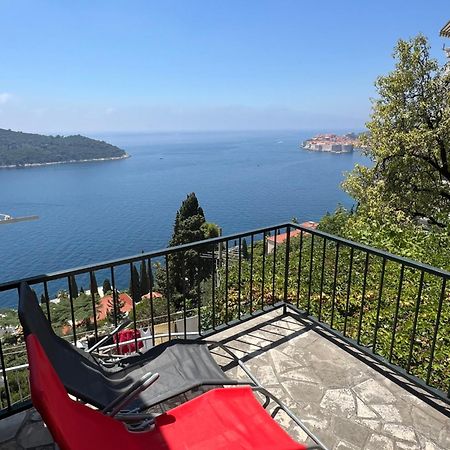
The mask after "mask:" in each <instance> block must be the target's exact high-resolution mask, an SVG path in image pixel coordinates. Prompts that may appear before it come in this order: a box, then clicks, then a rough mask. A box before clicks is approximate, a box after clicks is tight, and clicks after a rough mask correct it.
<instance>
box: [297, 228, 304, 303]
mask: <svg viewBox="0 0 450 450" xmlns="http://www.w3.org/2000/svg"><path fill="white" fill-rule="evenodd" d="M302 255H303V231H300V246H299V252H298V271H297V308H298V307H299V304H300V288H301V275H302Z"/></svg>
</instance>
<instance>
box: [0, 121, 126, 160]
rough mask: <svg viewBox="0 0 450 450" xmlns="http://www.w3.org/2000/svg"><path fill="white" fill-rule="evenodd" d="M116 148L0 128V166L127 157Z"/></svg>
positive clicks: (82, 138) (93, 141)
mask: <svg viewBox="0 0 450 450" xmlns="http://www.w3.org/2000/svg"><path fill="white" fill-rule="evenodd" d="M128 157H129V155H128V154H127V153H126V152H125V151H124V150H122V149H120V148H119V147H116V146H114V145H111V144H108V143H107V142H104V141H99V140H96V139H90V138H88V137H85V136H81V135H75V136H59V135H58V136H44V135H41V134H32V133H22V132H20V131H12V130H4V129H1V128H0V168H19V167H33V166H43V165H50V164H63V163H78V162H90V161H109V160H116V159H124V158H128Z"/></svg>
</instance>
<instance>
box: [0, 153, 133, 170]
mask: <svg viewBox="0 0 450 450" xmlns="http://www.w3.org/2000/svg"><path fill="white" fill-rule="evenodd" d="M130 157H131V155H129V154H128V153H125V155H123V156H111V157H109V158H93V159H71V160H69V161H53V162H46V163H29V164H19V165H17V164H13V165H9V166H0V169H24V168H30V167H43V166H54V165H56V164H75V163H89V162H101V161H116V160H120V159H127V158H130Z"/></svg>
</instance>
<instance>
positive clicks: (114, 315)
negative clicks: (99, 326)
mask: <svg viewBox="0 0 450 450" xmlns="http://www.w3.org/2000/svg"><path fill="white" fill-rule="evenodd" d="M124 306H125V302H124V301H123V300H122V299H121V298H120V293H119V292H117V294H116V307H115V308H114V294H113V295H111V298H110V299H108V309H107V311H106V320H107V321H108V322H109V323H112V324H116V323H120V322H122V321H123V320H124V319H125V317H126V313H124V312H123V311H122V308H123V307H124Z"/></svg>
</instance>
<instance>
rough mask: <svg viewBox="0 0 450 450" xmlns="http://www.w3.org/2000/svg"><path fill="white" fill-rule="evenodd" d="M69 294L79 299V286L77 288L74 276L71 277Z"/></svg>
mask: <svg viewBox="0 0 450 450" xmlns="http://www.w3.org/2000/svg"><path fill="white" fill-rule="evenodd" d="M69 292H70V295H71V296H72V298H77V297H78V286H77V280H76V279H75V276H74V275H71V276H70V277H69Z"/></svg>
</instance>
